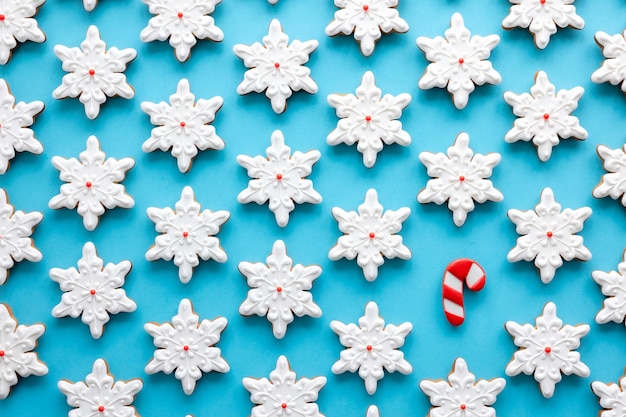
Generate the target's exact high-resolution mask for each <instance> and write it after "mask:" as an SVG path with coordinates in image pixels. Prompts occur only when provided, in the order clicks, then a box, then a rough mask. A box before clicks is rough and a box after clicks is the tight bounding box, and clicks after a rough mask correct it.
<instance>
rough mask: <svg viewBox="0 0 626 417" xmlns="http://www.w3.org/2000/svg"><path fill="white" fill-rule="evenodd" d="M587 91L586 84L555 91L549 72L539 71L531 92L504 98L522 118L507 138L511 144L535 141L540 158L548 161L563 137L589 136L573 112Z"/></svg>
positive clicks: (505, 95)
mask: <svg viewBox="0 0 626 417" xmlns="http://www.w3.org/2000/svg"><path fill="white" fill-rule="evenodd" d="M584 92H585V90H584V89H583V88H582V87H574V88H572V89H571V90H559V92H558V93H556V94H555V88H554V85H553V84H552V83H550V80H548V75H547V74H546V73H545V72H543V71H539V72H537V75H536V76H535V85H533V86H532V87H531V88H530V94H528V93H523V94H515V93H512V92H510V91H507V92H505V93H504V100H505V101H506V102H507V103H508V104H509V105H510V106H511V107H513V113H514V114H515V115H516V116H518V117H519V119H517V120H515V123H514V124H513V128H512V129H511V130H509V131H508V132H507V134H506V136H505V137H504V140H505V141H506V142H508V143H513V142H517V141H519V140H523V141H525V142H528V141H529V140H532V142H533V144H534V145H535V146H536V147H537V155H538V156H539V159H540V160H542V161H544V162H545V161H547V160H548V159H550V155H552V147H553V146H556V145H558V144H559V138H563V139H566V138H574V139H579V140H584V139H586V138H587V131H586V130H585V129H584V128H583V127H582V126H580V123H579V122H578V118H577V117H575V116H572V115H571V113H572V112H573V111H574V110H576V108H577V107H578V100H580V98H581V97H582V95H583V93H584Z"/></svg>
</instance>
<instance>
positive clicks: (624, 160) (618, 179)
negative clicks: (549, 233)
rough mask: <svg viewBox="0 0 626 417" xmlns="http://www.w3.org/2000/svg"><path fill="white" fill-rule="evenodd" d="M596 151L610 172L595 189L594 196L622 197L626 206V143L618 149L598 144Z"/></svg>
mask: <svg viewBox="0 0 626 417" xmlns="http://www.w3.org/2000/svg"><path fill="white" fill-rule="evenodd" d="M596 152H597V154H598V156H599V157H600V159H601V160H602V166H603V167H604V169H605V170H607V171H608V173H607V174H604V175H603V176H602V179H601V180H600V183H599V184H598V185H596V187H595V188H594V189H593V192H592V194H593V196H594V197H595V198H604V197H611V198H612V199H613V200H617V199H618V198H620V197H621V203H622V205H623V206H624V207H626V194H625V193H626V145H624V146H623V147H622V148H618V149H610V148H609V147H607V146H604V145H598V147H597V148H596Z"/></svg>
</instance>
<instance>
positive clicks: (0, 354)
mask: <svg viewBox="0 0 626 417" xmlns="http://www.w3.org/2000/svg"><path fill="white" fill-rule="evenodd" d="M3 356H4V350H0V358H1V357H3Z"/></svg>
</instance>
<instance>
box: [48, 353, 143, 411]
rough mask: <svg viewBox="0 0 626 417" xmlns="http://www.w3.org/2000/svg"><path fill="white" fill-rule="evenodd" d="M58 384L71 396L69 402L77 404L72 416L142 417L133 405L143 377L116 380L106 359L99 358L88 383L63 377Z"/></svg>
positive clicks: (89, 375) (62, 390) (72, 405)
mask: <svg viewBox="0 0 626 417" xmlns="http://www.w3.org/2000/svg"><path fill="white" fill-rule="evenodd" d="M58 387H59V390H60V391H61V392H62V393H63V394H64V395H65V396H66V397H67V405H69V406H70V407H73V410H71V411H70V412H69V413H68V416H69V417H75V416H107V417H108V416H112V417H113V416H114V417H118V416H119V417H139V414H137V412H136V410H135V408H134V407H133V406H132V404H133V401H134V400H135V396H136V395H137V393H138V392H139V391H141V389H142V388H143V382H142V381H141V380H140V379H131V380H130V381H128V382H125V381H115V380H114V379H113V375H111V374H109V368H108V366H107V363H106V362H105V361H104V359H96V361H95V362H94V363H93V368H92V370H91V373H90V374H88V375H87V376H86V377H85V382H83V381H78V382H74V383H73V382H70V381H66V380H61V381H59V384H58Z"/></svg>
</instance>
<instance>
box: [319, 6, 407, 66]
mask: <svg viewBox="0 0 626 417" xmlns="http://www.w3.org/2000/svg"><path fill="white" fill-rule="evenodd" d="M398 2H399V0H335V6H337V7H340V8H341V10H337V11H336V12H335V16H334V19H333V21H332V22H330V23H329V24H328V26H326V34H327V35H328V36H336V35H339V34H343V35H350V34H352V32H354V39H356V40H357V41H358V42H359V43H360V44H361V52H362V53H363V55H365V56H370V55H372V53H373V52H374V47H375V46H376V41H377V40H379V39H380V37H381V36H382V33H381V31H382V32H384V33H390V32H398V33H405V32H408V31H409V24H408V23H407V22H406V20H404V19H402V18H401V17H400V13H398V10H397V9H396V6H398Z"/></svg>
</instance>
